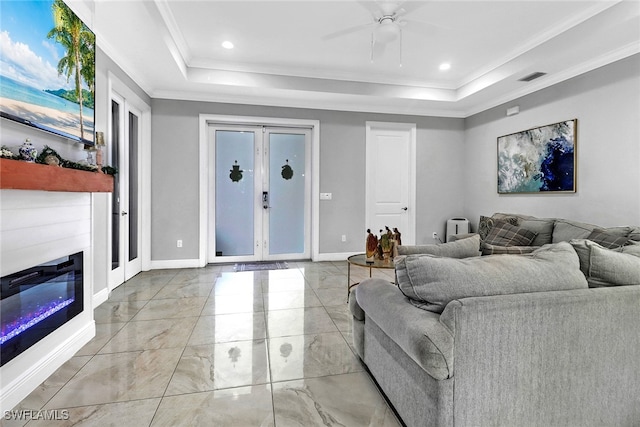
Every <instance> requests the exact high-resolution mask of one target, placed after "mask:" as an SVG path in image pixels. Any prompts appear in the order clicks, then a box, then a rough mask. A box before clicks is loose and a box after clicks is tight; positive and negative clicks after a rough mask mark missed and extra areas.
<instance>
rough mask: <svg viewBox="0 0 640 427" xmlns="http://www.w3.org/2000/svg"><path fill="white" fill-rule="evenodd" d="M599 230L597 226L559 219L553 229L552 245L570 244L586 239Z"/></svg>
mask: <svg viewBox="0 0 640 427" xmlns="http://www.w3.org/2000/svg"><path fill="white" fill-rule="evenodd" d="M595 228H597V227H596V226H595V225H592V224H587V223H584V222H577V221H569V220H566V219H557V220H556V223H555V225H554V227H553V239H552V243H558V242H568V241H569V240H572V239H586V238H587V236H588V235H589V234H591V232H592V231H593V230H594V229H595Z"/></svg>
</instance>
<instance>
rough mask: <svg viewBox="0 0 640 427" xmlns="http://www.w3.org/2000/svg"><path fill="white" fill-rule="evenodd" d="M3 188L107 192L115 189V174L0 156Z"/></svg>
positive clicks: (0, 178) (0, 184)
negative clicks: (0, 157) (1, 157)
mask: <svg viewBox="0 0 640 427" xmlns="http://www.w3.org/2000/svg"><path fill="white" fill-rule="evenodd" d="M0 189H12V190H40V191H67V192H77V193H108V192H112V191H113V176H111V175H106V174H104V173H99V172H89V171H82V170H77V169H68V168H62V167H59V166H50V165H43V164H39V163H29V162H23V161H20V160H10V159H0Z"/></svg>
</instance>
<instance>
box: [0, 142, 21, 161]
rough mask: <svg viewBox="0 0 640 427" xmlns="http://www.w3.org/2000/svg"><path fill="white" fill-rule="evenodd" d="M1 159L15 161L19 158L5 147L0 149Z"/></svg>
mask: <svg viewBox="0 0 640 427" xmlns="http://www.w3.org/2000/svg"><path fill="white" fill-rule="evenodd" d="M0 157H1V158H3V159H15V158H16V157H17V156H16V155H15V154H13V152H12V151H11V150H9V149H8V148H7V147H6V146H4V145H3V146H2V147H0Z"/></svg>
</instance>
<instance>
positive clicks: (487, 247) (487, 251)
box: [482, 243, 540, 255]
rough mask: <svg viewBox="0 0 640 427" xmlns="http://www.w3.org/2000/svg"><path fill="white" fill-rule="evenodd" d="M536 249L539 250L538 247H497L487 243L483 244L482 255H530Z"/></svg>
mask: <svg viewBox="0 0 640 427" xmlns="http://www.w3.org/2000/svg"><path fill="white" fill-rule="evenodd" d="M536 249H540V246H533V245H532V246H497V245H491V244H489V243H483V244H482V255H505V254H513V255H523V254H530V253H531V252H533V251H535V250H536Z"/></svg>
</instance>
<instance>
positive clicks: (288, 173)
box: [280, 159, 293, 179]
mask: <svg viewBox="0 0 640 427" xmlns="http://www.w3.org/2000/svg"><path fill="white" fill-rule="evenodd" d="M280 175H282V177H283V178H284V179H291V178H292V177H293V169H291V166H289V159H287V164H286V165H284V166H282V172H281V173H280Z"/></svg>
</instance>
